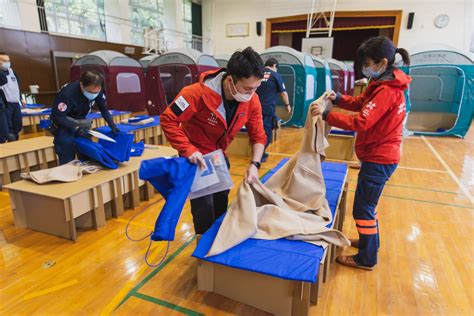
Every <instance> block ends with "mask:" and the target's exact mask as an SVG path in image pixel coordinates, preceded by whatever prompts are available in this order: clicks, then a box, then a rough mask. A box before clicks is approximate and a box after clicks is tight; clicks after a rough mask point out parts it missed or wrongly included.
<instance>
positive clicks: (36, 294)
mask: <svg viewBox="0 0 474 316" xmlns="http://www.w3.org/2000/svg"><path fill="white" fill-rule="evenodd" d="M77 283H79V281H77V280H76V279H74V280H71V281H69V282H66V283H63V284H59V285H56V286H53V287H50V288H49V289H45V290H42V291H38V292H33V293H30V294H27V295H25V296H23V300H24V301H26V300H29V299H32V298H35V297H39V296H43V295H46V294H49V293H52V292H56V291H59V290H62V289H64V288H67V287H70V286H72V285H75V284H77Z"/></svg>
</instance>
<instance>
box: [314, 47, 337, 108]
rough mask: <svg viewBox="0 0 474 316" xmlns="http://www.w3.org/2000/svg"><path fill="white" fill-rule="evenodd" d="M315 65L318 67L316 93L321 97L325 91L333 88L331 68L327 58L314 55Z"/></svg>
mask: <svg viewBox="0 0 474 316" xmlns="http://www.w3.org/2000/svg"><path fill="white" fill-rule="evenodd" d="M313 62H314V66H315V67H316V74H317V77H316V94H315V98H316V99H317V98H319V97H320V96H321V95H322V94H323V93H324V92H325V91H328V90H332V78H331V68H329V64H328V62H327V61H326V60H325V59H322V58H319V57H316V56H313Z"/></svg>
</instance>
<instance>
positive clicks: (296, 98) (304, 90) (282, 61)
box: [261, 46, 317, 127]
mask: <svg viewBox="0 0 474 316" xmlns="http://www.w3.org/2000/svg"><path fill="white" fill-rule="evenodd" d="M261 57H262V59H263V61H264V62H265V61H266V60H267V59H269V58H275V59H276V60H278V63H279V65H280V66H279V69H278V73H280V74H281V75H282V77H283V80H284V82H285V86H286V90H287V92H288V97H289V99H290V103H291V105H292V106H293V107H292V111H291V113H287V112H286V107H285V106H284V104H283V103H282V102H281V100H279V101H278V103H277V107H276V114H277V115H278V117H280V118H281V120H282V121H283V124H284V125H285V126H296V127H302V126H303V125H304V123H305V121H306V114H307V112H308V108H309V105H310V104H311V102H312V101H313V100H314V99H315V96H316V89H317V81H316V80H317V79H316V77H317V73H316V68H315V66H314V62H313V58H312V57H311V56H310V55H308V54H303V53H301V52H298V51H297V50H294V49H293V48H291V47H287V46H274V47H270V48H268V49H266V50H265V51H264V52H263V53H262V54H261Z"/></svg>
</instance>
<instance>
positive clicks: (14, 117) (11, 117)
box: [6, 102, 23, 140]
mask: <svg viewBox="0 0 474 316" xmlns="http://www.w3.org/2000/svg"><path fill="white" fill-rule="evenodd" d="M6 116H7V123H8V132H9V134H10V135H11V137H13V139H11V140H18V134H19V133H20V132H21V130H22V129H23V121H22V118H21V107H20V104H19V103H18V102H9V103H7V106H6Z"/></svg>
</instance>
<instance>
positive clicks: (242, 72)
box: [161, 47, 266, 234]
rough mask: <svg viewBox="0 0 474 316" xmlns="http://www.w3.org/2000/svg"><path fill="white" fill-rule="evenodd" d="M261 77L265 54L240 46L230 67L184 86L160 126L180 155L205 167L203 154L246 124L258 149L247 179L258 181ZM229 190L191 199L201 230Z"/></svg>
mask: <svg viewBox="0 0 474 316" xmlns="http://www.w3.org/2000/svg"><path fill="white" fill-rule="evenodd" d="M262 78H263V62H262V59H261V58H260V56H259V54H258V53H257V52H255V51H254V50H253V49H252V48H251V47H247V48H246V49H244V50H243V51H241V52H235V53H234V54H233V55H232V57H231V58H230V60H229V62H228V64H227V69H225V68H223V69H219V70H217V71H209V72H206V73H203V74H202V75H201V77H200V81H199V82H198V83H195V84H192V85H190V86H187V87H185V88H183V89H182V90H181V92H180V93H179V94H178V96H177V97H176V99H175V100H174V102H173V103H172V104H171V105H169V106H168V108H167V109H166V110H165V111H164V112H163V113H162V114H161V127H162V128H163V131H164V133H165V135H166V138H167V139H168V141H169V142H170V144H171V146H173V148H175V149H176V150H178V152H179V154H180V156H182V157H186V158H188V159H189V161H190V162H192V163H198V164H199V166H200V167H201V168H206V164H205V162H204V159H203V157H202V155H203V154H207V153H210V152H212V151H214V150H217V149H222V150H223V151H225V150H226V148H227V147H228V146H229V144H230V143H231V142H232V140H233V139H234V137H235V135H236V134H237V133H238V132H239V131H240V129H241V128H242V127H243V126H244V125H245V127H246V128H247V131H248V134H249V138H250V142H251V143H252V149H253V155H252V162H251V163H250V165H249V167H248V169H247V173H246V175H245V181H247V182H249V183H253V182H255V181H257V180H258V169H259V168H260V160H261V158H262V154H263V150H264V147H265V143H266V136H265V131H264V129H263V122H262V108H261V105H260V101H259V99H258V96H257V95H256V94H255V91H256V90H257V88H258V87H259V86H260V81H261V79H262ZM227 163H228V162H227ZM228 195H229V190H226V191H222V192H218V193H215V194H211V195H208V196H204V197H200V198H197V199H193V200H191V213H192V214H193V221H194V230H195V231H196V234H203V233H205V232H206V231H207V230H208V229H209V228H210V227H211V225H212V224H213V223H214V221H215V220H216V219H217V218H219V217H220V216H221V215H222V214H223V213H225V211H226V210H227V204H228Z"/></svg>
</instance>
